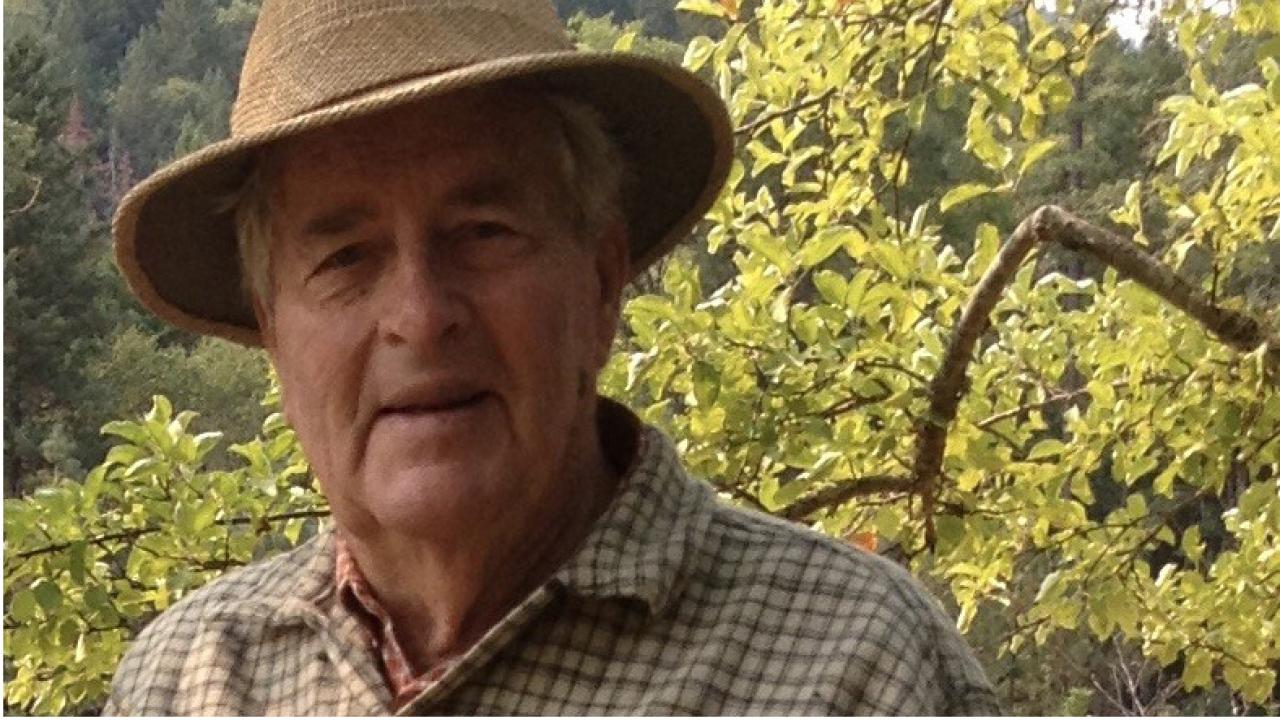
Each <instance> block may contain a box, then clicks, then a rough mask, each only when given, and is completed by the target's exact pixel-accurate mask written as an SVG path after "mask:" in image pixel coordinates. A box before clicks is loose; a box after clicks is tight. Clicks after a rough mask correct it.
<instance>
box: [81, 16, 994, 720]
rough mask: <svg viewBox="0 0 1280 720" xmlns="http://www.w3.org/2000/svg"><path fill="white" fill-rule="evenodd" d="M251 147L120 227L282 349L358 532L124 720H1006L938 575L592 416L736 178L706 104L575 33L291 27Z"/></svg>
mask: <svg viewBox="0 0 1280 720" xmlns="http://www.w3.org/2000/svg"><path fill="white" fill-rule="evenodd" d="M232 127H233V131H232V137H231V139H229V140H226V141H224V142H221V143H217V144H215V145H213V146H211V147H209V148H206V149H205V150H203V151H201V152H199V153H196V154H194V155H192V156H189V157H188V158H185V159H183V160H182V161H180V162H178V163H176V164H174V165H173V166H170V167H168V168H165V169H164V170H161V171H160V172H158V173H157V174H156V175H154V176H153V177H151V178H149V179H148V180H147V181H145V182H144V183H142V184H141V185H139V186H138V188H136V189H135V190H134V191H133V192H132V193H131V194H130V195H129V196H128V197H127V198H126V199H125V200H124V201H123V203H122V204H121V208H120V210H119V213H118V214H117V218H116V225H115V233H116V242H117V258H118V260H119V263H120V266H121V268H122V270H123V272H124V274H125V276H126V278H127V279H128V281H129V283H130V286H131V287H132V288H133V290H134V291H135V293H136V294H137V295H138V296H139V298H140V299H141V300H142V301H143V302H144V303H145V304H146V305H147V306H148V307H149V308H151V309H152V310H154V311H155V312H156V313H157V314H159V315H160V316H161V317H163V318H165V319H167V320H169V321H171V322H173V323H175V324H176V325H178V326H181V327H184V328H188V329H192V330H195V331H197V332H203V333H208V334H214V335H220V336H223V337H227V338H230V339H232V340H236V341H239V342H242V343H246V344H252V345H257V344H261V345H262V346H263V347H265V348H266V350H267V352H268V353H269V355H270V357H271V361H272V363H273V365H274V366H275V368H276V370H277V372H278V374H279V378H280V384H281V388H282V391H283V405H284V409H285V413H286V416H287V417H288V419H289V420H290V421H291V422H292V424H293V426H294V427H295V428H296V429H297V433H298V439H299V441H300V443H301V445H302V448H303V450H304V452H305V453H306V455H307V458H308V459H309V460H310V462H311V465H312V469H313V470H314V472H315V475H316V477H317V479H318V481H319V483H320V485H321V487H322V489H323V491H324V494H325V496H326V497H327V498H328V500H329V503H330V505H331V507H332V511H333V528H332V529H329V530H325V531H322V532H321V533H320V534H319V535H318V536H317V537H316V538H314V539H312V540H311V541H309V542H307V543H305V544H304V545H303V546H301V547H299V548H298V549H296V550H295V551H293V552H291V553H288V554H286V555H284V556H281V557H277V558H275V559H272V560H269V561H266V562H262V563H259V564H255V565H253V566H251V567H248V568H245V569H242V570H241V571H239V572H236V573H232V574H230V575H228V576H226V577H224V578H222V579H220V580H219V581H217V582H215V583H213V584H211V585H210V586H208V587H206V588H204V589H202V590H200V591H199V592H196V593H194V594H193V595H192V596H190V597H188V598H186V599H185V600H184V601H183V602H181V603H179V604H178V605H176V606H175V607H173V608H172V609H171V610H169V611H168V612H167V613H165V614H164V615H163V616H161V617H160V618H159V619H158V620H156V621H155V622H154V623H152V625H151V626H149V627H148V628H147V629H146V630H145V631H144V632H143V633H142V634H141V635H140V636H139V637H138V639H137V641H136V642H135V643H134V645H133V647H132V648H131V649H130V651H129V653H128V655H127V656H126V658H125V660H124V662H123V664H122V665H121V667H120V669H119V671H118V673H117V676H116V680H115V685H114V693H113V695H112V698H111V701H110V704H109V706H108V708H107V710H108V711H109V712H112V713H122V714H148V715H150V714H224V715H230V714H291V715H310V714H322V715H334V714H366V715H372V714H381V713H385V712H389V711H395V712H399V713H401V714H418V713H432V714H436V713H449V714H452V713H457V714H462V713H482V714H526V713H550V714H582V713H592V714H604V713H626V714H641V713H646V714H647V713H665V714H703V713H710V714H737V713H752V714H756V713H767V714H798V713H803V714H827V713H839V714H855V713H912V714H937V713H971V712H980V713H989V712H992V711H994V710H995V704H994V701H993V697H992V693H991V690H990V687H989V685H988V684H987V681H986V680H985V678H984V677H983V674H982V670H981V669H980V667H979V666H978V665H977V663H976V662H975V661H974V659H973V657H972V655H971V653H970V652H969V650H968V649H967V648H966V647H965V645H964V643H963V641H962V640H961V639H960V637H959V636H958V635H957V633H956V631H955V629H954V628H953V627H952V625H951V623H950V622H949V621H948V619H947V618H946V617H945V616H944V614H943V613H942V612H941V610H940V609H939V607H938V605H937V603H936V601H934V600H933V599H932V598H931V597H929V596H928V594H927V593H925V592H924V591H923V590H922V589H921V588H920V587H919V586H918V585H917V584H916V583H915V582H914V581H913V580H912V579H911V578H910V577H909V576H908V575H907V574H906V573H904V572H902V571H901V570H899V569H898V568H896V567H894V566H893V565H892V564H890V563H888V562H886V561H883V560H880V559H878V558H876V557H875V556H873V555H871V554H868V553H864V552H861V551H858V550H854V549H850V548H848V547H845V546H843V545H841V544H840V543H836V542H833V541H830V540H828V539H825V538H823V537H821V536H819V535H817V534H815V533H811V532H808V531H806V530H803V529H799V528H794V527H791V526H789V525H786V524H784V523H781V522H778V521H775V520H772V519H770V518H767V517H764V516H761V515H757V514H751V513H747V512H743V511H739V510H735V509H730V508H728V507H725V506H722V505H720V504H718V503H717V502H716V501H715V498H714V495H713V494H712V493H711V492H710V490H709V489H708V488H707V487H706V486H704V485H702V484H701V483H699V482H697V481H694V480H692V479H690V478H689V477H687V476H686V475H685V473H684V472H683V471H682V470H681V468H680V464H679V460H678V457H677V455H676V453H675V451H674V449H673V447H672V444H671V443H670V441H669V440H668V439H667V438H665V437H664V436H663V435H662V434H661V433H659V432H658V431H657V430H655V429H653V428H649V427H645V426H643V425H642V424H641V423H640V422H639V421H638V420H637V419H636V418H635V417H634V416H633V415H632V414H631V413H630V412H628V411H627V410H626V409H624V408H622V407H621V406H619V405H617V404H614V403H612V402H610V401H607V400H603V399H600V398H598V397H597V395H596V393H595V383H596V377H597V374H598V372H599V371H600V368H601V367H602V365H603V364H604V362H605V360H606V358H607V355H608V353H609V349H610V345H611V342H612V340H613V337H614V334H615V331H616V328H617V322H618V315H619V304H620V298H621V295H622V289H623V286H624V285H625V284H626V283H627V282H628V280H629V279H630V278H631V277H632V276H633V275H634V273H635V272H637V271H638V270H639V269H641V268H643V267H644V266H645V265H646V264H648V263H649V262H651V261H652V260H653V259H655V258H657V257H658V256H660V255H661V254H662V253H663V252H664V251H665V250H667V249H668V248H670V247H671V245H672V244H674V243H675V242H677V241H678V240H679V239H680V237H681V236H682V235H683V234H684V233H685V232H687V230H688V229H689V227H690V226H691V225H692V223H693V222H695V221H696V220H697V219H698V217H699V216H700V215H701V214H702V212H704V211H705V210H706V208H707V207H708V205H709V203H710V202H711V200H712V199H713V198H714V196H715V194H716V192H717V191H718V190H719V187H720V185H721V183H722V182H723V179H724V176H725V174H726V168H727V166H728V159H729V155H730V150H731V147H730V144H731V143H730V137H731V133H730V132H729V127H728V121H727V118H726V116H725V113H724V109H723V107H722V105H721V104H720V103H719V101H718V100H717V99H716V97H715V95H714V94H713V93H712V92H711V91H710V90H709V89H708V88H706V87H705V86H704V85H703V84H702V83H701V82H700V81H698V80H697V79H696V78H694V77H693V76H691V75H689V74H688V73H686V72H684V71H683V70H681V69H679V68H675V67H671V66H669V65H666V64H662V63H658V62H654V61H651V60H645V59H640V58H635V57H630V56H618V55H608V54H591V53H580V52H576V51H574V50H573V49H572V46H571V44H570V43H569V42H568V40H567V39H566V38H565V36H564V33H563V29H562V28H561V26H560V25H559V22H558V20H557V19H556V17H555V14H554V11H553V9H552V7H551V6H550V4H549V3H545V2H542V3H529V2H521V3H514V2H508V1H506V0H474V1H472V2H461V1H455V2H420V1H415V0H361V1H360V2H345V1H344V2H336V3H335V2H328V1H324V0H290V1H288V2H285V1H284V0H278V1H277V0H267V2H266V3H264V5H263V8H262V12H261V15H260V17H259V21H258V26H257V28H256V29H255V32H254V36H253V39H252V41H251V43H250V46H249V50H248V54H247V56H246V59H245V65H244V72H243V76H242V79H241V87H240V94H239V96H238V98H237V101H236V105H235V108H234V110H233V116H232Z"/></svg>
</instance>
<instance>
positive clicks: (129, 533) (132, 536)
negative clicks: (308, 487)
mask: <svg viewBox="0 0 1280 720" xmlns="http://www.w3.org/2000/svg"><path fill="white" fill-rule="evenodd" d="M323 517H329V511H328V510H297V511H294V512H287V513H281V514H279V515H268V516H266V517H261V518H251V517H236V518H228V519H226V520H219V521H217V522H215V523H214V525H221V526H223V527H231V526H234V525H248V524H250V523H262V522H265V523H273V522H280V521H283V520H300V519H302V518H323ZM166 527H168V526H161V525H147V526H144V527H140V528H131V529H129V530H121V531H120V532H114V533H107V534H106V535H98V536H97V537H91V538H79V539H76V540H69V541H67V542H60V543H53V544H51V545H45V546H43V547H38V548H35V549H33V550H26V551H24V552H20V553H17V554H15V555H14V557H15V558H17V559H19V560H26V559H28V558H32V557H35V556H37V555H47V554H48V553H55V552H61V551H63V550H66V549H67V548H69V547H71V546H72V545H75V544H76V543H86V544H89V545H99V546H100V545H102V544H103V543H109V542H113V541H116V540H137V539H138V538H140V537H143V536H145V535H150V534H152V533H157V532H160V531H161V530H163V529H165V528H166Z"/></svg>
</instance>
